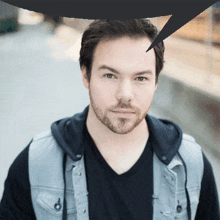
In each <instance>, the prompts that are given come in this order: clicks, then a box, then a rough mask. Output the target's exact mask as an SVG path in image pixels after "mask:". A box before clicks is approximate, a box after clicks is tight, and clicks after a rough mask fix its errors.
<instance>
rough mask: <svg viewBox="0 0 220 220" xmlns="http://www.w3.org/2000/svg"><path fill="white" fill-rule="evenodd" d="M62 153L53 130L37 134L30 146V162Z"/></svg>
mask: <svg viewBox="0 0 220 220" xmlns="http://www.w3.org/2000/svg"><path fill="white" fill-rule="evenodd" d="M57 151H61V149H60V147H59V145H58V143H57V142H56V140H55V139H54V137H53V135H52V133H51V130H48V131H44V132H42V133H40V134H37V135H36V136H35V137H34V138H33V141H32V143H31V145H30V150H29V160H31V159H34V158H38V159H40V158H41V157H42V156H43V157H45V156H48V155H49V154H50V153H52V152H57Z"/></svg>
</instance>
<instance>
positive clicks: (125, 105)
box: [111, 101, 137, 112]
mask: <svg viewBox="0 0 220 220" xmlns="http://www.w3.org/2000/svg"><path fill="white" fill-rule="evenodd" d="M118 109H120V110H121V109H126V110H131V111H135V112H136V111H137V108H136V107H134V106H132V105H131V103H129V102H127V103H126V102H122V101H120V102H119V103H118V104H117V105H116V106H114V107H112V108H111V110H112V111H117V110H118Z"/></svg>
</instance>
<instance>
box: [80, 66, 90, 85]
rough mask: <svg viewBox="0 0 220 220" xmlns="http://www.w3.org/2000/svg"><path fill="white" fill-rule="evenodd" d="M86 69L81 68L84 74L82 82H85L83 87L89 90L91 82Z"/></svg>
mask: <svg viewBox="0 0 220 220" xmlns="http://www.w3.org/2000/svg"><path fill="white" fill-rule="evenodd" d="M86 72H87V71H86V67H85V66H82V68H81V73H82V81H83V85H84V86H85V88H87V89H88V88H89V80H88V78H87V74H86Z"/></svg>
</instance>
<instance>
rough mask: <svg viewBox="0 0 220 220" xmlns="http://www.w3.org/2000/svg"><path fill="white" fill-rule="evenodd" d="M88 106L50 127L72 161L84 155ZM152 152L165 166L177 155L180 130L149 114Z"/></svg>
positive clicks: (169, 122)
mask: <svg viewBox="0 0 220 220" xmlns="http://www.w3.org/2000/svg"><path fill="white" fill-rule="evenodd" d="M88 110H89V106H87V107H86V108H85V110H84V111H83V112H82V113H78V114H75V115H74V116H73V117H69V118H64V119H61V120H58V121H56V122H54V123H53V124H52V125H51V131H52V134H53V136H54V138H55V139H56V141H57V142H58V144H59V146H60V147H61V148H62V149H63V151H64V152H65V153H67V154H68V155H69V156H70V157H71V158H72V159H73V160H74V161H76V160H79V159H81V157H82V156H83V153H84V149H85V148H84V145H83V140H84V137H85V131H86V118H87V115H88ZM146 121H147V124H148V127H149V131H150V135H151V137H152V141H153V150H154V152H155V153H156V155H157V156H158V158H159V159H160V160H161V161H162V162H163V163H164V164H166V165H168V164H169V163H170V161H171V160H172V159H173V157H174V156H175V155H176V154H177V152H178V149H179V147H180V144H181V141H182V131H181V129H180V128H179V127H178V126H177V125H176V124H174V123H173V122H171V121H168V120H162V119H157V118H155V117H153V116H150V115H149V114H148V115H147V116H146Z"/></svg>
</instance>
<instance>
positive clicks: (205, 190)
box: [195, 154, 220, 220]
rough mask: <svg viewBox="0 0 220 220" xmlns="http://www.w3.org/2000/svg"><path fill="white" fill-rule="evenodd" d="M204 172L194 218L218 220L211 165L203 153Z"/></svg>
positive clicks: (216, 198) (215, 191) (198, 219)
mask: <svg viewBox="0 0 220 220" xmlns="http://www.w3.org/2000/svg"><path fill="white" fill-rule="evenodd" d="M203 160H204V173H203V178H202V185H201V192H200V198H199V205H198V208H197V213H196V218H195V220H219V219H220V210H219V199H218V193H217V188H216V183H215V178H214V174H213V170H212V166H211V164H210V162H209V161H208V159H207V158H206V156H205V155H204V154H203Z"/></svg>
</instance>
